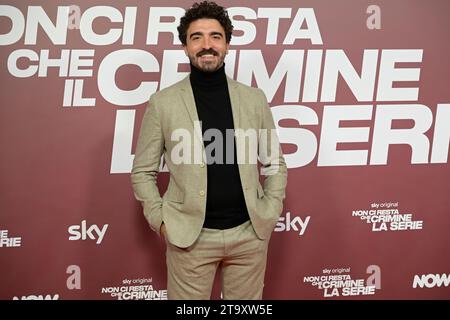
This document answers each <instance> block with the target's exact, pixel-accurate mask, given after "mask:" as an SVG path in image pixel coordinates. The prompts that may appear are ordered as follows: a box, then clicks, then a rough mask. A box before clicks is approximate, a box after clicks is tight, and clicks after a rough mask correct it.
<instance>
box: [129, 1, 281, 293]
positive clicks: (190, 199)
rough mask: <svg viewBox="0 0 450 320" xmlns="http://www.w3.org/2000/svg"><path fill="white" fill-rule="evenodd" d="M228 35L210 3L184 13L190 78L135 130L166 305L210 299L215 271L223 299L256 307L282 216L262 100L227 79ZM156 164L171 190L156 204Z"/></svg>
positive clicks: (135, 176) (160, 99) (156, 102)
mask: <svg viewBox="0 0 450 320" xmlns="http://www.w3.org/2000/svg"><path fill="white" fill-rule="evenodd" d="M232 30H233V26H232V24H231V21H230V19H229V17H228V14H227V12H226V11H225V10H224V8H223V7H221V6H218V5H217V4H215V3H214V2H207V1H204V2H202V3H200V4H198V3H195V4H194V5H193V6H192V8H190V9H189V10H187V11H186V14H185V16H184V17H183V18H181V20H180V25H179V27H178V31H179V37H180V40H181V42H182V43H183V47H184V50H185V52H186V55H187V56H188V57H189V59H190V62H191V73H190V75H189V76H188V77H186V78H185V79H184V80H182V81H180V82H178V83H176V84H174V85H173V86H171V87H169V88H166V89H164V90H161V91H159V92H157V93H155V94H154V95H152V97H151V98H150V101H149V104H148V107H147V109H146V112H145V115H144V118H143V120H142V125H141V131H140V134H139V138H138V143H137V148H136V154H135V159H134V163H133V169H132V174H131V179H132V184H133V189H134V193H135V196H136V198H137V199H138V200H140V201H141V202H142V205H143V208H144V215H145V218H146V219H147V221H148V223H149V224H150V227H151V228H152V229H153V230H154V231H155V232H156V233H158V234H159V235H161V236H162V237H164V239H165V241H166V248H167V249H166V260H167V289H168V297H169V299H210V296H211V290H212V286H213V282H214V276H215V273H216V270H218V269H220V270H221V275H222V277H221V280H222V295H223V298H224V299H261V298H262V292H263V286H264V274H265V269H266V259H267V247H268V243H269V239H270V236H271V233H272V231H273V229H274V227H275V224H276V222H277V220H278V218H279V216H280V214H281V212H282V209H283V199H284V197H285V188H286V183H287V169H286V165H285V161H284V158H283V154H282V151H281V148H280V144H279V141H278V138H277V135H276V129H275V125H274V121H273V118H272V113H271V111H270V108H269V106H268V104H267V100H266V98H265V95H264V93H263V92H262V91H261V90H260V89H256V88H251V87H248V86H245V85H243V84H240V83H238V82H236V81H234V80H232V79H230V78H229V77H227V76H226V75H225V72H224V58H225V56H226V54H227V53H228V49H229V43H230V40H231V34H232ZM163 154H164V159H165V161H166V163H167V166H168V169H169V172H170V181H169V185H168V188H167V191H166V192H165V193H164V196H163V197H162V198H161V196H160V194H159V191H158V187H157V185H156V178H157V174H158V171H159V167H160V159H161V156H162V155H163ZM225 159H226V160H225ZM258 162H259V165H260V170H261V173H262V174H261V176H263V177H264V183H263V185H264V187H262V186H261V184H260V174H259V168H258Z"/></svg>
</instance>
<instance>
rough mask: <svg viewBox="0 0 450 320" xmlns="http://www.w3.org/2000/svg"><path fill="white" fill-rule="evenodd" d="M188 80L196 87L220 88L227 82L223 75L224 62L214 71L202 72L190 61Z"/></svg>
mask: <svg viewBox="0 0 450 320" xmlns="http://www.w3.org/2000/svg"><path fill="white" fill-rule="evenodd" d="M190 80H191V84H192V86H195V87H197V88H205V89H214V88H220V87H222V88H223V86H224V85H226V84H227V77H226V75H225V63H224V64H223V65H222V66H221V67H220V68H219V69H217V70H216V71H213V72H204V71H202V70H200V69H198V68H196V67H194V66H193V65H192V63H191V75H190Z"/></svg>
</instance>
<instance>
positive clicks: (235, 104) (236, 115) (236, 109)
mask: <svg viewBox="0 0 450 320" xmlns="http://www.w3.org/2000/svg"><path fill="white" fill-rule="evenodd" d="M227 82H228V92H229V94H230V101H231V110H232V112H233V123H234V129H238V128H239V125H240V116H241V115H240V104H239V93H238V89H237V84H236V82H235V81H234V80H232V79H231V78H229V77H228V76H227Z"/></svg>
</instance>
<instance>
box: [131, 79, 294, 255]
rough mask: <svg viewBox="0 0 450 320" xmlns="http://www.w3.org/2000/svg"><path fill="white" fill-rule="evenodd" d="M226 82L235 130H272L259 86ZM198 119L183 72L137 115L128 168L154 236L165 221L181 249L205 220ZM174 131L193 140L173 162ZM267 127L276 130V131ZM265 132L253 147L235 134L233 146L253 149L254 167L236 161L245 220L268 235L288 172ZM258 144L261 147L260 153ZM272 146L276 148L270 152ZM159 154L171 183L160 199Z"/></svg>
mask: <svg viewBox="0 0 450 320" xmlns="http://www.w3.org/2000/svg"><path fill="white" fill-rule="evenodd" d="M227 81H228V89H229V93H230V100H231V108H232V113H233V122H234V128H235V130H236V129H238V128H240V129H242V131H245V130H248V129H255V130H259V129H275V126H274V121H273V117H272V113H271V111H270V108H269V106H268V104H267V99H266V97H265V95H264V93H263V91H262V90H260V89H256V88H251V87H248V86H246V85H243V84H241V83H239V82H237V81H234V80H232V79H230V78H228V77H227ZM198 121H199V118H198V115H197V109H196V106H195V100H194V95H193V92H192V87H191V84H190V80H189V77H186V78H185V79H184V80H182V81H180V82H178V83H176V84H174V85H172V86H171V87H168V88H166V89H164V90H161V91H159V92H157V93H155V94H153V95H152V96H151V98H150V101H149V103H148V106H147V109H146V111H145V114H144V117H143V120H142V125H141V130H140V134H139V137H138V142H137V147H136V152H135V158H134V162H133V169H132V172H131V181H132V185H133V190H134V194H135V197H136V199H138V200H139V201H141V203H142V205H143V208H144V216H145V218H146V219H147V221H148V223H149V224H150V227H151V228H152V229H153V230H154V231H155V232H157V233H158V234H159V230H160V227H161V224H162V222H164V224H165V226H166V230H167V237H168V241H169V242H170V243H172V244H174V245H176V246H179V247H182V248H186V247H188V246H190V245H191V244H193V243H194V242H195V240H196V239H197V237H198V236H199V234H200V231H201V229H202V226H203V222H204V219H205V209H206V197H207V192H206V190H207V165H206V164H205V161H206V160H205V159H206V157H205V150H204V146H203V140H202V132H201V129H200V128H199V126H198V124H199V122H198ZM196 123H197V126H196V125H195V124H196ZM195 128H197V129H199V130H195ZM177 129H178V132H180V129H181V132H184V133H189V134H190V136H191V137H192V143H191V146H190V148H189V144H187V146H188V147H187V148H185V152H186V151H189V150H190V151H191V155H190V156H191V158H192V159H193V161H191V162H188V161H185V162H181V163H180V160H179V159H178V160H177V161H174V158H173V154H174V153H175V154H180V152H179V148H180V141H181V140H180V139H178V140H177V139H174V136H173V134H174V132H177V131H176V130H177ZM237 131H239V130H237ZM262 131H264V130H259V131H258V132H262ZM273 132H275V133H276V131H275V130H273ZM265 137H270V134H267V135H261V134H258V135H256V139H257V144H256V145H255V144H253V145H250V144H249V143H245V141H249V139H247V140H245V139H238V135H237V136H236V149H237V150H242V149H245V150H246V152H254V153H256V154H257V156H258V162H259V163H260V167H261V168H258V164H257V163H256V162H255V161H251V160H250V156H247V157H244V160H241V161H239V160H238V163H239V164H238V166H239V174H240V178H241V184H242V188H243V192H244V198H245V203H246V206H247V209H248V213H249V216H250V219H251V222H252V225H253V227H254V229H255V231H256V234H257V235H258V237H259V238H261V239H266V238H268V237H270V235H271V233H272V231H273V229H274V227H275V224H276V222H277V221H278V218H279V216H280V214H281V212H282V209H283V199H284V198H285V188H286V184H287V169H286V164H285V161H284V157H283V154H282V151H281V148H280V145H279V141H278V137H277V136H276V135H275V140H274V141H273V139H272V143H269V142H268V139H266V138H265ZM272 137H273V136H272ZM244 138H245V135H244ZM184 142H186V141H184ZM177 145H178V146H177ZM185 146H186V145H185ZM177 148H178V149H177ZM263 148H265V149H266V151H265V152H261V150H262V149H263ZM249 149H252V150H249ZM272 149H273V150H278V152H272ZM172 152H174V153H172ZM188 153H189V152H188ZM237 153H239V152H237ZM163 154H164V159H165V162H166V164H167V167H168V170H169V172H170V180H169V184H168V187H167V190H166V192H165V193H164V195H163V197H162V198H161V196H160V193H159V191H158V187H157V184H156V181H157V179H156V178H157V174H158V172H159V167H160V160H161V156H162V155H163ZM183 155H185V154H184V153H183ZM259 169H261V170H262V171H263V173H264V175H263V176H264V183H263V184H264V187H262V186H261V184H260V172H259Z"/></svg>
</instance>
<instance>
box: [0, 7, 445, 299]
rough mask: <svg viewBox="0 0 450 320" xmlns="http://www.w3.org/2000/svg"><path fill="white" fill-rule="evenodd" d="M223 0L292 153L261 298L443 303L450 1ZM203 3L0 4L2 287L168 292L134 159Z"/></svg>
mask: <svg viewBox="0 0 450 320" xmlns="http://www.w3.org/2000/svg"><path fill="white" fill-rule="evenodd" d="M219 3H220V4H222V5H223V6H225V7H226V8H229V13H230V16H231V18H232V20H233V23H234V26H235V32H234V39H233V41H232V43H231V48H230V49H231V50H230V54H229V55H228V57H227V60H226V71H227V74H228V75H229V76H231V77H233V78H234V79H236V80H238V81H241V82H243V83H246V84H248V85H253V86H258V87H260V88H261V89H263V90H264V92H265V93H266V96H267V97H268V100H269V104H270V106H271V108H272V112H273V115H274V118H275V120H276V124H277V127H278V133H279V136H280V141H281V143H282V147H283V151H284V153H285V157H286V161H287V165H288V168H289V170H288V187H287V193H286V199H285V202H284V210H283V213H282V215H281V217H280V220H279V222H278V224H277V226H276V227H275V230H274V233H273V235H272V238H271V243H270V248H269V250H270V251H269V256H268V266H267V272H266V282H265V291H264V299H449V298H450V291H449V290H450V288H449V285H450V237H449V233H448V228H449V227H450V216H449V208H450V197H449V190H448V186H449V184H448V181H449V179H450V169H449V163H448V150H449V137H450V111H449V110H450V90H449V88H450V60H449V59H448V57H449V54H450V42H449V41H448V39H449V30H450V20H449V19H448V13H449V12H450V2H448V1H446V0H434V1H426V2H425V1H419V0H414V1H406V0H402V1H400V0H399V1H360V0H343V1H325V0H323V1H307V0H305V1H276V2H275V1H246V2H242V1H222V2H220V1H219ZM189 5H190V3H188V2H187V1H171V0H165V1H126V2H124V1H108V2H106V1H77V2H74V1H20V2H10V1H1V2H0V63H1V67H0V79H1V89H0V92H1V95H0V146H1V151H2V153H1V160H0V266H1V272H0V299H6V300H10V299H166V298H167V292H166V270H165V245H164V242H163V241H161V240H160V239H159V238H158V237H157V235H156V234H154V233H153V232H151V230H150V228H149V226H148V224H147V222H146V220H145V218H144V216H143V214H142V209H141V206H140V204H139V203H138V202H137V201H136V200H135V198H134V196H133V192H132V187H131V182H130V175H129V173H130V170H131V164H132V159H133V154H134V149H135V144H136V139H137V133H138V132H139V129H140V123H141V119H142V116H143V112H144V109H145V106H146V101H148V99H149V97H150V95H151V94H152V93H154V92H155V91H156V90H160V89H162V88H164V87H167V86H169V85H170V84H172V83H175V82H176V81H178V80H180V79H182V78H183V77H184V76H186V74H187V73H186V72H188V71H189V67H188V63H187V62H188V60H187V58H186V57H185V56H184V52H183V49H182V46H181V45H180V44H179V42H178V41H177V40H176V34H175V35H174V33H175V32H176V26H177V25H178V21H179V17H180V16H181V15H182V14H183V12H184V11H183V10H184V8H186V7H187V6H189ZM163 164H164V163H163ZM161 169H162V172H161V173H160V175H159V178H158V183H159V187H160V192H161V194H162V193H163V192H164V191H165V188H166V187H167V183H168V178H169V174H168V172H167V170H166V169H165V168H161ZM217 280H218V279H217ZM213 298H214V299H218V298H220V285H219V282H218V281H216V284H215V286H214V289H213Z"/></svg>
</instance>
